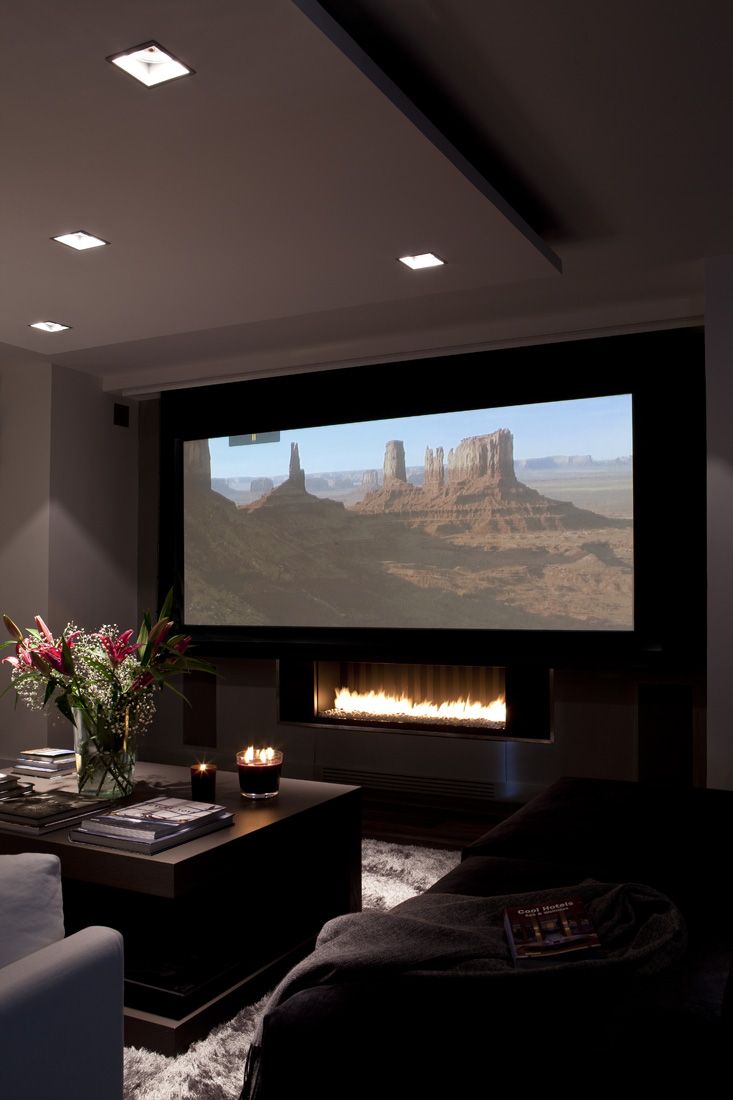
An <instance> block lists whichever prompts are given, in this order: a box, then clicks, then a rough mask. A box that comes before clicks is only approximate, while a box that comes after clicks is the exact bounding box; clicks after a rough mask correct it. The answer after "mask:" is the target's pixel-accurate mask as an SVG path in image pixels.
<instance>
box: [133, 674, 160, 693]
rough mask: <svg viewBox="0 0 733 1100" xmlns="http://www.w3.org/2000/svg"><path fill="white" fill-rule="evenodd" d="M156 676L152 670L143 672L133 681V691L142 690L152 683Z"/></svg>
mask: <svg viewBox="0 0 733 1100" xmlns="http://www.w3.org/2000/svg"><path fill="white" fill-rule="evenodd" d="M154 679H155V677H154V676H153V674H152V673H150V672H142V673H141V674H140V675H139V676H137V677H136V678H135V679H134V680H133V681H132V691H142V689H143V688H145V687H147V686H148V684H152V682H153V680H154Z"/></svg>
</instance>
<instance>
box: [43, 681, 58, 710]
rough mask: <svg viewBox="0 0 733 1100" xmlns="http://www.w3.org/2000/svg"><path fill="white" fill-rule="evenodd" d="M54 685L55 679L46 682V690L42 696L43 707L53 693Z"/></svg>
mask: <svg viewBox="0 0 733 1100" xmlns="http://www.w3.org/2000/svg"><path fill="white" fill-rule="evenodd" d="M55 687H56V681H55V680H49V681H48V683H47V684H46V691H45V694H44V696H43V705H44V707H45V705H46V703H47V702H48V700H49V699H50V698H51V696H52V695H53V692H54V688H55Z"/></svg>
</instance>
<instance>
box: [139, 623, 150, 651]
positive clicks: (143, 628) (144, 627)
mask: <svg viewBox="0 0 733 1100" xmlns="http://www.w3.org/2000/svg"><path fill="white" fill-rule="evenodd" d="M149 637H150V627H149V626H148V624H147V623H146V622H145V621H144V620H143V622H142V623H141V624H140V630H139V631H138V635H137V644H138V645H139V646H141V647H142V646H144V645H145V644H146V643H147V640H148V638H149Z"/></svg>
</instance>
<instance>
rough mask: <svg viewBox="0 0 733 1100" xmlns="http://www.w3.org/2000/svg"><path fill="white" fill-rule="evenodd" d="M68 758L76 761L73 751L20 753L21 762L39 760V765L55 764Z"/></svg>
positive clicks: (31, 750)
mask: <svg viewBox="0 0 733 1100" xmlns="http://www.w3.org/2000/svg"><path fill="white" fill-rule="evenodd" d="M68 757H71V759H72V760H73V759H74V750H73V749H23V750H22V751H21V752H19V753H18V759H19V760H37V761H38V762H39V763H42V762H43V763H54V762H56V761H59V760H65V759H67V758H68Z"/></svg>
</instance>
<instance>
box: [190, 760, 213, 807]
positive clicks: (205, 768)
mask: <svg viewBox="0 0 733 1100" xmlns="http://www.w3.org/2000/svg"><path fill="white" fill-rule="evenodd" d="M191 798H192V799H193V801H194V802H213V801H214V799H215V798H216V764H208V763H205V764H192V765H191Z"/></svg>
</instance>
